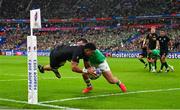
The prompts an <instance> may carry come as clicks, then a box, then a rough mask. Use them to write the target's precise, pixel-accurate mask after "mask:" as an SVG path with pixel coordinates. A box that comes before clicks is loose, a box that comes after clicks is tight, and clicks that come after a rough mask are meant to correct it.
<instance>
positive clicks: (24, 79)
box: [0, 77, 80, 82]
mask: <svg viewBox="0 0 180 110" xmlns="http://www.w3.org/2000/svg"><path fill="white" fill-rule="evenodd" d="M77 78H80V77H62V78H61V79H77ZM56 79H57V78H40V79H39V80H56ZM26 80H28V79H27V78H23V79H5V80H0V82H6V81H7V82H8V81H26Z"/></svg>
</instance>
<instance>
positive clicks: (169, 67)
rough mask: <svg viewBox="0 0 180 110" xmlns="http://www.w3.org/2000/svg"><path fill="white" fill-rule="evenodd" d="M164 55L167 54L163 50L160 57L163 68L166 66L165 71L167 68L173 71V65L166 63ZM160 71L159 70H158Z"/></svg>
mask: <svg viewBox="0 0 180 110" xmlns="http://www.w3.org/2000/svg"><path fill="white" fill-rule="evenodd" d="M166 55H167V52H164V53H163V54H162V57H161V62H162V63H161V65H162V67H163V66H165V68H166V70H165V72H169V69H170V70H171V71H172V72H173V71H174V68H173V66H171V65H169V64H168V63H167V61H166ZM160 71H161V70H160Z"/></svg>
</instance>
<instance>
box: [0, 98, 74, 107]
mask: <svg viewBox="0 0 180 110" xmlns="http://www.w3.org/2000/svg"><path fill="white" fill-rule="evenodd" d="M0 101H6V102H13V103H21V104H28V102H27V101H19V100H14V99H5V98H0ZM33 105H37V106H42V107H49V108H58V109H76V108H69V107H64V106H57V105H49V104H41V103H38V104H33Z"/></svg>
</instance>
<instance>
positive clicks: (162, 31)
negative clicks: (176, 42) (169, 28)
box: [160, 29, 166, 37]
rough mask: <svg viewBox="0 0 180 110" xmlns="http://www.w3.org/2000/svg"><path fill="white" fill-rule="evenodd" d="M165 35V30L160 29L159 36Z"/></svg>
mask: <svg viewBox="0 0 180 110" xmlns="http://www.w3.org/2000/svg"><path fill="white" fill-rule="evenodd" d="M165 35H166V31H165V30H163V29H162V30H160V36H161V37H163V36H165Z"/></svg>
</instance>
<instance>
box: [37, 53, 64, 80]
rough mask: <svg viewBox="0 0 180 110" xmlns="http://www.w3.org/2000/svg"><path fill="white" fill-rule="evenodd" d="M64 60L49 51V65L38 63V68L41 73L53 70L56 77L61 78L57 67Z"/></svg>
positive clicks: (61, 64) (62, 63)
mask: <svg viewBox="0 0 180 110" xmlns="http://www.w3.org/2000/svg"><path fill="white" fill-rule="evenodd" d="M65 62H66V61H60V58H57V57H56V56H55V55H54V54H53V51H52V52H51V53H50V65H49V64H48V65H45V66H42V65H38V69H39V71H40V72H41V73H44V71H53V72H54V74H55V75H56V77H57V78H61V75H60V73H59V71H58V68H59V67H61V66H63V65H64V64H65Z"/></svg>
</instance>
